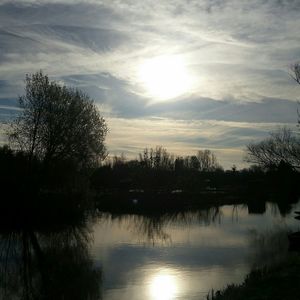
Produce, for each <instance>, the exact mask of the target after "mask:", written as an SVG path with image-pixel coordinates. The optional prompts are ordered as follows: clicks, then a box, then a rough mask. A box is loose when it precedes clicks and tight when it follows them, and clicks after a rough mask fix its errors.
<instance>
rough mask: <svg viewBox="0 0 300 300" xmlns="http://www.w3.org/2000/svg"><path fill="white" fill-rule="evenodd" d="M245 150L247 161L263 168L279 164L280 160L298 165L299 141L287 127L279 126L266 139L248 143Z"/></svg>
mask: <svg viewBox="0 0 300 300" xmlns="http://www.w3.org/2000/svg"><path fill="white" fill-rule="evenodd" d="M246 151H247V156H246V161H247V162H250V163H255V164H258V165H260V166H261V167H264V168H269V167H271V166H279V164H280V163H281V162H285V163H287V164H289V165H291V166H292V167H294V168H298V167H300V141H299V139H298V138H297V137H296V136H295V135H294V134H293V132H292V130H291V129H289V128H280V129H278V130H277V131H275V132H272V133H270V136H269V137H268V138H267V139H264V140H262V141H260V142H256V143H250V144H248V145H247V148H246Z"/></svg>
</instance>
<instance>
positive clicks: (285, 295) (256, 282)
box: [207, 254, 300, 300]
mask: <svg viewBox="0 0 300 300" xmlns="http://www.w3.org/2000/svg"><path fill="white" fill-rule="evenodd" d="M299 282H300V254H298V255H292V256H291V257H289V258H288V259H287V260H286V261H285V262H282V263H280V264H278V265H276V266H272V267H269V268H264V269H261V270H254V271H252V272H251V273H250V274H249V275H248V276H247V277H246V279H245V281H244V282H243V283H242V284H240V285H234V284H233V285H229V286H227V288H225V289H224V290H222V291H217V292H213V291H212V293H211V294H209V295H208V296H207V300H240V299H243V300H250V299H251V300H269V299H272V300H299V299H300V285H299Z"/></svg>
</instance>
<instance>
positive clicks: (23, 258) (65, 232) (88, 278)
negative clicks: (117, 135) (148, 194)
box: [0, 203, 300, 300]
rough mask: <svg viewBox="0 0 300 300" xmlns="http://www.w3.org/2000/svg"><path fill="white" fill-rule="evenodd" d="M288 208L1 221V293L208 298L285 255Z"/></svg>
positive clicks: (290, 221)
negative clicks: (19, 221)
mask: <svg viewBox="0 0 300 300" xmlns="http://www.w3.org/2000/svg"><path fill="white" fill-rule="evenodd" d="M256 209H257V208H256ZM295 210H300V204H299V203H298V204H296V205H294V206H293V207H292V208H291V210H289V211H291V212H290V213H287V211H288V210H287V207H286V206H284V205H281V207H280V210H279V208H278V206H277V205H276V204H271V203H267V204H266V206H263V205H260V206H259V207H258V211H260V212H264V213H261V214H253V213H249V211H250V212H253V211H255V207H250V208H249V207H247V206H246V205H236V206H234V205H227V206H220V207H211V208H209V209H205V210H204V209H203V210H198V211H185V212H173V213H164V214H154V213H153V214H152V215H147V216H145V215H137V214H135V215H134V214H111V213H103V212H100V211H98V212H96V213H95V212H94V211H93V213H92V214H91V212H87V213H86V214H85V213H84V211H83V212H82V213H80V214H79V215H76V214H74V215H73V214H72V215H70V216H69V218H68V220H66V219H64V218H59V216H58V215H57V217H56V218H52V217H51V219H50V223H49V219H46V220H41V218H37V219H36V220H31V221H29V220H27V221H26V222H25V223H17V224H15V223H13V224H7V226H6V227H5V226H2V227H1V232H0V299H6V300H10V299H11V300H15V299H27V300H31V299H32V300H33V299H55V300H59V299H61V300H66V299H72V300H82V299H90V300H92V299H93V300H99V299H104V300H119V299H122V300H137V299H139V300H140V299H142V300H171V299H185V300H186V299H189V300H193V299H206V296H207V294H208V293H209V292H210V291H212V289H213V290H214V291H216V290H219V289H222V288H223V287H225V286H226V285H228V284H230V283H240V282H242V281H243V279H244V277H245V276H246V275H247V274H248V273H249V272H250V270H251V269H252V268H258V267H262V266H264V265H266V264H270V265H271V264H274V263H275V262H278V261H280V260H282V259H284V258H285V257H286V256H287V255H290V254H288V253H289V252H288V239H287V232H289V231H291V230H299V228H300V222H299V221H298V220H295V219H294V211H295ZM83 213H84V214H83ZM51 216H52V215H51ZM65 216H66V217H67V215H65ZM12 225H13V226H12ZM101 297H102V298H101Z"/></svg>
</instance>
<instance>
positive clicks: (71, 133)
mask: <svg viewBox="0 0 300 300" xmlns="http://www.w3.org/2000/svg"><path fill="white" fill-rule="evenodd" d="M19 105H20V108H21V113H20V115H19V116H18V118H17V119H16V120H15V121H14V122H13V123H12V125H11V130H10V132H9V138H10V141H11V143H12V145H13V147H14V148H17V149H18V150H22V151H24V152H25V153H27V154H28V156H29V158H30V160H32V159H33V158H37V159H39V160H40V161H41V162H43V163H44V164H51V163H53V162H54V161H65V160H67V161H72V162H74V163H76V165H77V166H78V167H79V168H81V167H84V166H90V165H92V164H94V163H95V162H97V161H99V159H103V158H104V157H105V154H106V148H105V145H104V140H105V136H106V133H107V126H106V123H105V120H104V119H103V117H102V116H101V115H100V112H99V111H98V109H97V107H96V105H95V104H94V102H93V101H92V100H91V99H90V98H89V96H88V95H86V94H84V93H83V92H81V91H80V90H77V89H73V88H69V87H66V86H64V85H60V84H58V83H57V82H55V81H50V80H49V77H48V76H47V75H44V74H43V72H42V71H39V72H36V73H35V74H32V75H26V78H25V95H23V96H21V97H19Z"/></svg>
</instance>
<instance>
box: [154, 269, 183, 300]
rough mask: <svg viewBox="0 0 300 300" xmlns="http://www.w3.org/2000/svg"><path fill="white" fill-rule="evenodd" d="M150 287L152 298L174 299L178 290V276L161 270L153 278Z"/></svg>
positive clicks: (161, 299)
mask: <svg viewBox="0 0 300 300" xmlns="http://www.w3.org/2000/svg"><path fill="white" fill-rule="evenodd" d="M149 289H150V290H149V292H150V299H151V300H173V299H175V296H176V294H177V291H178V284H177V282H176V277H175V276H174V275H172V274H170V273H168V272H166V271H160V272H159V273H158V274H156V275H154V276H153V278H152V279H151V281H150V286H149Z"/></svg>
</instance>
